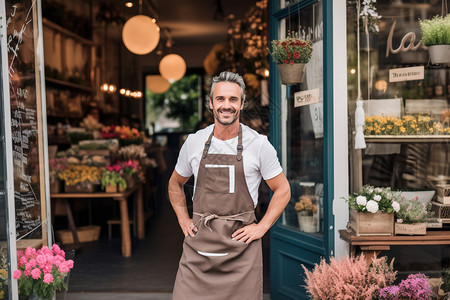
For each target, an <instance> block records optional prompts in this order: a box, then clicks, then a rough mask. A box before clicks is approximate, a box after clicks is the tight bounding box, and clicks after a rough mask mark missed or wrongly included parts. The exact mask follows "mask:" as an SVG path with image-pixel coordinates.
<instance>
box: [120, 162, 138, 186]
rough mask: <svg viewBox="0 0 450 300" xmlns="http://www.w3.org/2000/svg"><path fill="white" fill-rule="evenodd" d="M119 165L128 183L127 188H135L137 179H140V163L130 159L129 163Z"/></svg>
mask: <svg viewBox="0 0 450 300" xmlns="http://www.w3.org/2000/svg"><path fill="white" fill-rule="evenodd" d="M119 165H120V166H121V167H122V170H123V174H122V176H123V177H124V178H125V180H126V181H127V186H128V187H133V186H134V185H136V177H138V176H139V173H140V172H141V170H140V169H141V167H140V164H139V161H138V160H135V159H133V160H131V159H129V160H128V161H121V162H119Z"/></svg>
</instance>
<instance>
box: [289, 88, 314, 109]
mask: <svg viewBox="0 0 450 300" xmlns="http://www.w3.org/2000/svg"><path fill="white" fill-rule="evenodd" d="M319 101H320V92H319V89H313V90H307V91H301V92H297V93H295V94H294V107H299V106H304V105H309V104H313V103H319Z"/></svg>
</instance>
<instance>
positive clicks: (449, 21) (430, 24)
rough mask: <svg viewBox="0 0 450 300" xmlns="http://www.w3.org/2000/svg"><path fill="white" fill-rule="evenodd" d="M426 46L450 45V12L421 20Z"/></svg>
mask: <svg viewBox="0 0 450 300" xmlns="http://www.w3.org/2000/svg"><path fill="white" fill-rule="evenodd" d="M419 23H420V29H421V30H422V41H423V43H424V44H425V46H433V45H450V14H447V15H446V16H445V17H442V16H434V17H433V18H432V19H427V20H419Z"/></svg>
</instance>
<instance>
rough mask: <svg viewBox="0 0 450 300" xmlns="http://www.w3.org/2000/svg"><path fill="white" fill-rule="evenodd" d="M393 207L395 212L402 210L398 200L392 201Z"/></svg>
mask: <svg viewBox="0 0 450 300" xmlns="http://www.w3.org/2000/svg"><path fill="white" fill-rule="evenodd" d="M392 208H393V209H394V211H395V212H398V211H399V210H400V204H399V203H398V202H397V201H394V202H392Z"/></svg>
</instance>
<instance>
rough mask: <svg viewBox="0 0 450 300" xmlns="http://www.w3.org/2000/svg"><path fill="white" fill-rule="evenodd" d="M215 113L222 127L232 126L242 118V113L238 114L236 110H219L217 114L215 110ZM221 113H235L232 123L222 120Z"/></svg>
mask: <svg viewBox="0 0 450 300" xmlns="http://www.w3.org/2000/svg"><path fill="white" fill-rule="evenodd" d="M213 112H214V118H215V119H216V120H217V121H218V122H219V123H220V124H222V125H231V124H233V123H234V122H236V120H238V119H239V116H240V112H238V113H236V110H234V109H219V110H218V112H216V111H215V110H213ZM221 112H231V113H234V114H235V115H234V117H233V119H232V120H231V121H223V120H221V119H220V115H219V113H221Z"/></svg>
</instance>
